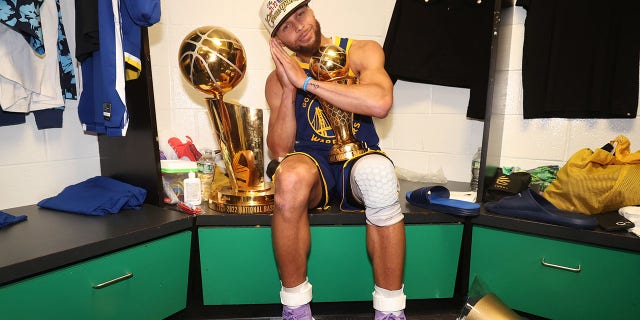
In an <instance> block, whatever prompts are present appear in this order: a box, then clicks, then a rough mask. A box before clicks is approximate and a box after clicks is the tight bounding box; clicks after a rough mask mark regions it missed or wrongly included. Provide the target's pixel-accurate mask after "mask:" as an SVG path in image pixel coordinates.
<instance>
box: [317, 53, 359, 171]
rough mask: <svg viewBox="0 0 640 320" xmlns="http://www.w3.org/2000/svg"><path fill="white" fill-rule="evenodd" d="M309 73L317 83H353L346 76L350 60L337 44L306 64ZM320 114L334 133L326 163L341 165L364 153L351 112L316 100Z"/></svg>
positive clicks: (321, 100) (350, 78)
mask: <svg viewBox="0 0 640 320" xmlns="http://www.w3.org/2000/svg"><path fill="white" fill-rule="evenodd" d="M309 69H310V70H311V74H312V75H313V77H314V78H315V79H316V80H318V81H330V82H336V83H340V84H344V85H349V84H352V83H353V81H354V80H355V79H354V78H353V77H350V76H349V60H348V58H347V53H346V51H345V50H344V49H342V48H341V47H339V46H336V45H328V46H322V47H320V49H319V50H318V54H317V55H314V56H312V57H311V61H309ZM318 100H319V101H320V105H321V106H322V112H323V113H324V115H325V116H326V117H327V120H328V121H329V124H330V125H331V129H332V130H333V133H334V134H335V139H336V141H335V143H334V145H333V146H332V147H331V149H330V150H329V162H331V163H335V162H342V161H346V160H349V159H352V158H354V157H357V156H359V155H361V154H364V153H366V152H367V150H368V148H367V144H366V143H364V142H362V141H358V140H357V139H356V137H355V135H354V133H353V113H352V112H347V111H344V110H342V109H340V108H339V107H337V106H334V105H332V104H330V103H328V102H326V101H325V100H324V99H320V98H318Z"/></svg>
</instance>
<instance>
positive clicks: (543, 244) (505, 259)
mask: <svg viewBox="0 0 640 320" xmlns="http://www.w3.org/2000/svg"><path fill="white" fill-rule="evenodd" d="M543 259H544V263H543ZM638 270H640V254H637V253H632V252H627V251H620V250H613V249H607V248H602V247H597V246H591V245H584V244H579V243H573V242H567V241H560V240H554V239H549V238H543V237H538V236H532V235H526V234H521V233H516V232H509V231H502V230H497V229H491V228H484V227H474V228H473V244H472V249H471V273H470V280H471V281H472V280H473V279H474V277H475V276H479V278H480V279H481V280H482V281H483V283H484V284H486V286H487V287H488V290H490V291H492V292H494V293H496V294H497V295H498V296H499V297H500V299H501V300H502V301H504V302H505V304H507V305H508V306H510V307H511V308H513V309H516V310H520V311H524V312H528V313H531V314H536V315H539V316H543V317H546V318H550V319H554V320H563V319H594V320H596V319H598V320H601V319H607V320H611V319H637V317H638V312H640V292H639V291H638V290H637V288H635V284H637V283H640V273H639V272H638Z"/></svg>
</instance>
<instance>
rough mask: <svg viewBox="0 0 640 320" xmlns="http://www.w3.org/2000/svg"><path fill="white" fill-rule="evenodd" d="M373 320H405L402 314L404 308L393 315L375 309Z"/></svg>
mask: <svg viewBox="0 0 640 320" xmlns="http://www.w3.org/2000/svg"><path fill="white" fill-rule="evenodd" d="M374 319H375V320H407V318H406V317H405V316H404V310H403V311H400V314H399V315H395V314H393V313H391V312H390V313H385V312H382V311H378V310H376V315H375V318H374Z"/></svg>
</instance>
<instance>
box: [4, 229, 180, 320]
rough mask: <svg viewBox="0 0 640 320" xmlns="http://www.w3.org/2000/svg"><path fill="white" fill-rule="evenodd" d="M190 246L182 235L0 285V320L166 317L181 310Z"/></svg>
mask: <svg viewBox="0 0 640 320" xmlns="http://www.w3.org/2000/svg"><path fill="white" fill-rule="evenodd" d="M190 242H191V232H188V231H187V232H182V233H179V234H175V235H172V236H168V237H166V238H162V239H158V240H155V241H151V242H148V243H145V244H141V245H138V246H135V247H132V248H128V249H124V250H121V251H118V252H115V253H111V254H108V255H105V256H102V257H99V258H95V259H92V260H89V261H86V262H82V263H78V264H75V265H72V266H69V267H65V268H62V269H58V270H55V271H51V272H48V273H45V274H43V275H40V276H35V277H32V278H29V279H26V280H23V281H20V282H16V283H13V284H10V285H7V286H4V287H2V288H0V310H2V318H5V319H162V318H165V317H167V316H169V315H171V314H173V313H176V312H178V311H180V310H182V309H184V308H185V306H186V297H187V275H188V272H189V255H190V249H189V248H190ZM114 279H119V280H120V281H118V280H115V281H113V282H114V283H113V284H111V285H105V286H104V287H103V288H95V286H98V285H100V284H104V283H107V282H108V281H110V280H114Z"/></svg>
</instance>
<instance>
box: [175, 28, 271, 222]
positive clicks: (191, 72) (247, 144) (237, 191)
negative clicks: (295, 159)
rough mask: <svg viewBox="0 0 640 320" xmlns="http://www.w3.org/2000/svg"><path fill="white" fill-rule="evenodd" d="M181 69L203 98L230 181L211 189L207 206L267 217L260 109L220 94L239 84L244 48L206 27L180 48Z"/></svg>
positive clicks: (229, 36)
mask: <svg viewBox="0 0 640 320" xmlns="http://www.w3.org/2000/svg"><path fill="white" fill-rule="evenodd" d="M178 58H179V64H180V71H181V72H182V75H183V76H184V78H185V79H186V80H187V82H189V83H190V84H191V85H192V86H193V87H194V88H196V89H197V90H199V91H201V92H203V93H205V94H207V95H210V96H211V97H208V98H205V100H206V102H207V107H208V111H209V118H210V120H211V122H212V123H213V127H214V129H215V131H216V134H217V136H218V141H219V144H220V153H221V154H222V158H223V159H224V164H225V168H226V171H227V175H228V177H229V183H228V184H223V185H222V186H221V187H219V188H216V189H215V190H211V196H210V197H209V208H211V209H213V210H216V211H220V212H225V213H238V214H252V213H271V212H272V211H273V187H272V185H271V183H270V182H266V181H265V180H264V169H265V167H264V152H263V150H264V148H263V121H262V110H261V109H252V108H248V107H245V106H243V105H240V104H239V103H236V102H231V101H225V100H224V99H223V95H224V94H225V93H227V92H229V91H231V90H232V89H233V88H235V87H236V86H237V85H238V83H240V81H241V80H242V78H243V77H244V74H245V70H246V65H247V64H246V63H247V60H246V56H245V51H244V47H243V46H242V44H241V43H240V41H239V40H238V38H236V36H235V35H233V34H232V33H231V32H229V31H227V30H226V29H224V28H220V27H214V26H204V27H200V28H197V29H195V30H193V31H192V32H191V33H189V34H188V35H187V36H186V37H185V38H184V40H183V41H182V43H181V45H180V50H179V55H178Z"/></svg>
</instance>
